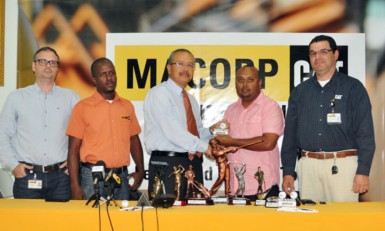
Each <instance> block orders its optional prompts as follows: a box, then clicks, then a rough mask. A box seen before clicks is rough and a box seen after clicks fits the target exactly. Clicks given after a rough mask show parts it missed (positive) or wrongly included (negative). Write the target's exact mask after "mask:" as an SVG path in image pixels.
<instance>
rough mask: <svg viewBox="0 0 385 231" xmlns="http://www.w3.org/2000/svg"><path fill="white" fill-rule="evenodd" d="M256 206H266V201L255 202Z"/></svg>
mask: <svg viewBox="0 0 385 231" xmlns="http://www.w3.org/2000/svg"><path fill="white" fill-rule="evenodd" d="M255 205H256V206H265V205H266V200H255Z"/></svg>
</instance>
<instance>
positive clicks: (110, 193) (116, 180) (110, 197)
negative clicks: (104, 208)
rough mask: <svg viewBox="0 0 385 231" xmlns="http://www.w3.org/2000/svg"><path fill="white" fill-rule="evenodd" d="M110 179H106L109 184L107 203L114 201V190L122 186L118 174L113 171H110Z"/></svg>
mask: <svg viewBox="0 0 385 231" xmlns="http://www.w3.org/2000/svg"><path fill="white" fill-rule="evenodd" d="M107 178H108V179H106V182H107V184H108V186H107V202H109V201H111V200H113V199H114V188H115V187H116V185H120V184H121V180H120V177H119V176H118V174H116V173H114V172H113V171H110V173H109V174H108V176H107Z"/></svg>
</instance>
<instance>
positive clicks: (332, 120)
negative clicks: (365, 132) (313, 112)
mask: <svg viewBox="0 0 385 231" xmlns="http://www.w3.org/2000/svg"><path fill="white" fill-rule="evenodd" d="M326 121H327V122H328V124H341V123H342V121H341V113H328V114H327V119H326Z"/></svg>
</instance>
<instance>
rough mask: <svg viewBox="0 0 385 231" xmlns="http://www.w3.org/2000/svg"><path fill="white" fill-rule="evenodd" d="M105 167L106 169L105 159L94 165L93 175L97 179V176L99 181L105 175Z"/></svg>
mask: <svg viewBox="0 0 385 231" xmlns="http://www.w3.org/2000/svg"><path fill="white" fill-rule="evenodd" d="M105 169H106V163H104V161H102V160H99V161H98V162H96V164H94V166H92V169H91V172H92V177H93V178H94V179H95V178H97V179H98V180H99V181H101V180H103V179H104V177H105Z"/></svg>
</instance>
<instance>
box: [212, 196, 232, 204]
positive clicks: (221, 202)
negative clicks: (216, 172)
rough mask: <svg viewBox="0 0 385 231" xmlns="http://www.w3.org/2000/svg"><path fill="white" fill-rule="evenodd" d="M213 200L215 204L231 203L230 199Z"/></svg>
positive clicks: (219, 198) (218, 198)
mask: <svg viewBox="0 0 385 231" xmlns="http://www.w3.org/2000/svg"><path fill="white" fill-rule="evenodd" d="M211 199H212V200H213V201H214V204H228V203H229V198H228V197H212V198H211Z"/></svg>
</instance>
